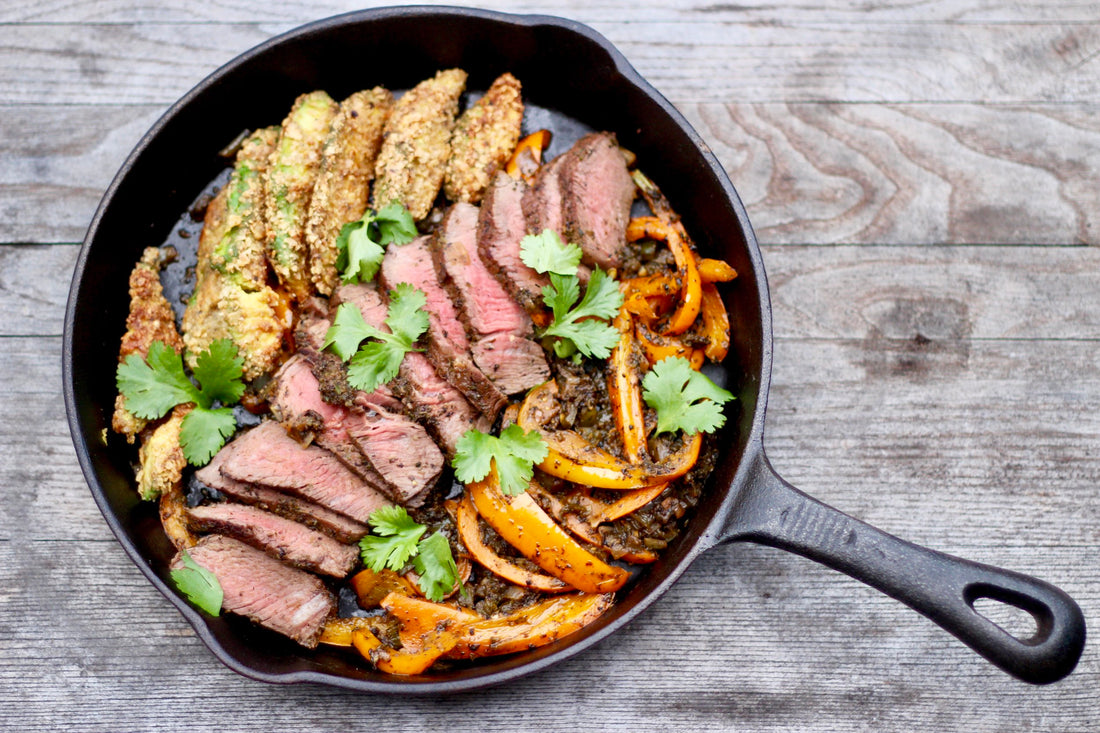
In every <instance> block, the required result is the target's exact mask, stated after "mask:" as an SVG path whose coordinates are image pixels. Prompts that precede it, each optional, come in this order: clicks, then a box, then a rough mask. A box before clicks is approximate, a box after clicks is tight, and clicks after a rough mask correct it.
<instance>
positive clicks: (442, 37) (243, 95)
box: [63, 8, 771, 693]
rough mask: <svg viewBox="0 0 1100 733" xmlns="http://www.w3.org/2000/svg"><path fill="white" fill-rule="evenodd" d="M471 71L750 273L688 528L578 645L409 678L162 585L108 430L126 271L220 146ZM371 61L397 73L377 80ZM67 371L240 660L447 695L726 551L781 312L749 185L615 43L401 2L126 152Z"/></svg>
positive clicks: (305, 46)
mask: <svg viewBox="0 0 1100 733" xmlns="http://www.w3.org/2000/svg"><path fill="white" fill-rule="evenodd" d="M451 66H460V67H462V68H464V69H466V70H467V71H468V72H469V74H470V81H469V88H470V89H474V90H476V89H484V88H486V87H487V86H488V84H489V83H490V82H491V81H492V79H493V78H495V77H496V76H497V75H498V74H500V73H502V72H503V71H511V72H512V73H513V74H515V75H516V76H517V77H518V78H519V79H520V80H521V81H522V82H523V85H524V98H525V100H527V101H528V102H530V103H531V104H533V105H538V106H541V107H545V108H548V109H551V110H554V111H555V112H557V113H560V114H562V115H565V116H567V117H571V118H574V119H577V120H580V121H582V122H583V123H584V124H586V125H588V126H590V127H592V128H595V129H605V130H611V131H614V132H615V133H616V134H617V135H618V137H619V140H620V142H621V144H623V145H624V146H625V147H627V148H629V149H631V150H633V151H634V152H636V153H637V154H638V156H639V160H640V162H641V165H642V168H643V169H644V170H645V171H646V173H647V174H648V175H649V176H650V177H651V178H653V179H654V180H655V181H657V182H658V184H659V185H660V186H661V187H662V189H663V190H664V191H665V193H666V194H667V195H668V196H669V198H670V199H671V201H672V203H673V205H674V207H675V208H676V209H677V211H678V212H679V213H680V214H681V215H682V216H683V218H684V220H685V224H686V226H687V228H688V231H689V232H691V233H692V235H693V237H694V238H695V239H696V241H697V243H698V245H699V248H700V250H701V251H702V252H703V253H704V254H709V255H714V256H720V257H722V258H724V259H726V260H727V261H729V262H730V263H731V264H732V265H733V266H734V267H735V268H736V269H737V270H738V272H739V273H740V276H739V278H738V279H737V280H736V281H735V282H734V283H733V284H732V287H729V288H727V289H726V290H725V292H724V293H723V297H724V298H725V300H726V303H727V307H728V308H729V311H730V317H731V326H732V329H731V330H732V342H731V349H730V356H729V358H728V359H727V362H726V365H724V366H723V367H722V368H721V369H719V370H718V371H716V372H715V373H713V374H712V376H714V377H715V378H716V381H719V382H723V381H724V382H725V384H726V386H727V387H728V388H729V389H731V390H732V391H733V392H734V393H735V394H736V395H737V396H738V400H737V403H736V406H735V407H734V408H732V409H733V410H739V412H738V413H737V414H736V415H734V414H732V413H731V414H730V419H729V421H728V424H727V428H726V429H725V431H724V432H723V433H722V434H721V435H720V436H719V444H720V446H721V448H720V450H721V456H720V463H719V465H718V467H717V468H716V470H715V472H714V474H713V475H712V477H711V480H710V486H709V487H708V491H707V494H706V498H704V500H703V501H702V502H701V504H700V505H699V507H698V509H697V511H696V513H695V516H694V517H693V519H692V520H691V523H690V525H689V526H688V528H687V529H686V531H684V532H683V533H681V535H680V537H679V538H678V539H677V541H676V542H674V543H673V544H672V545H671V546H670V547H669V549H668V550H667V551H665V553H664V554H663V556H662V558H661V560H660V561H659V562H658V563H657V564H655V565H653V566H651V567H650V568H649V569H648V570H647V572H646V573H645V574H644V575H643V577H642V578H641V580H640V581H639V582H638V583H636V584H635V585H634V586H632V587H631V588H630V589H629V590H628V591H626V592H624V593H623V594H621V596H622V597H621V598H620V600H619V601H618V603H617V604H616V606H615V607H614V608H613V609H612V610H611V611H610V612H609V613H607V614H606V615H605V616H604V617H603V618H601V619H600V620H599V621H598V622H597V623H595V624H593V625H592V626H590V627H588V628H586V629H585V630H583V631H582V632H580V633H578V634H575V635H572V636H570V637H569V638H568V640H565V641H561V642H558V643H556V644H552V645H549V646H547V647H543V648H541V649H537V650H534V651H532V652H528V653H525V654H520V655H512V656H510V657H507V658H503V659H497V660H489V661H487V662H485V663H482V664H479V665H477V666H475V667H470V668H462V669H457V670H453V671H449V672H445V673H439V674H429V675H424V676H421V677H414V678H407V679H396V678H393V677H389V676H387V675H382V674H379V673H376V672H374V671H372V670H368V669H363V668H360V667H358V666H355V665H353V664H352V663H350V662H349V660H348V658H347V657H346V656H345V655H344V654H342V653H334V652H326V651H324V650H320V651H318V652H315V653H310V652H307V651H305V650H303V649H301V648H300V647H298V646H297V645H295V644H293V643H292V642H289V641H287V640H284V639H282V638H281V637H277V636H276V635H274V634H272V633H269V632H267V631H265V630H263V629H260V628H258V627H255V626H253V625H252V624H250V623H249V622H246V621H244V620H242V619H238V618H227V617H223V618H219V619H210V618H207V617H205V616H203V615H202V614H200V613H198V612H197V611H196V610H194V609H193V608H192V607H190V606H189V605H188V604H187V603H186V602H185V601H183V600H181V599H180V598H179V597H178V596H177V595H176V593H175V591H174V590H173V589H171V588H170V587H169V586H168V585H166V583H165V581H166V578H167V563H168V560H169V559H170V557H171V555H172V548H171V547H170V545H169V543H168V542H167V540H166V539H165V538H164V536H163V533H162V531H161V530H160V526H159V522H158V520H157V518H156V514H155V511H153V509H152V507H151V506H150V505H144V504H142V502H140V501H139V500H138V498H137V496H136V493H135V492H134V489H133V478H132V476H133V472H132V468H131V465H130V461H131V460H132V457H133V450H132V448H130V447H129V446H126V445H125V443H123V442H122V441H117V440H115V439H114V438H113V437H112V438H110V439H108V441H106V442H105V441H104V440H103V439H102V437H101V436H103V435H104V434H106V433H107V432H108V429H109V420H110V417H109V416H110V413H111V410H112V407H113V401H114V394H115V392H114V367H115V360H114V359H113V358H111V356H109V355H112V354H115V353H117V349H118V343H119V338H120V337H121V335H122V331H123V328H124V322H125V317H126V312H127V308H128V297H127V286H126V282H127V278H128V275H129V271H130V268H131V267H132V265H133V263H134V262H135V261H136V260H137V258H138V256H139V254H140V252H141V249H142V248H143V247H145V246H149V245H155V244H159V243H161V242H163V241H164V240H165V239H166V238H167V237H168V235H169V233H170V232H171V231H172V228H173V226H174V225H175V223H176V221H177V220H178V218H179V215H180V213H181V212H182V211H184V210H186V208H187V206H188V205H189V204H190V202H191V201H192V199H193V198H194V197H195V196H196V194H197V193H198V192H199V191H201V190H202V188H203V187H204V186H205V185H206V184H207V182H209V181H210V180H211V179H212V178H213V177H214V176H215V175H216V174H217V173H218V172H219V171H220V170H221V169H222V168H224V166H225V161H224V160H222V159H221V158H219V157H218V156H217V151H218V150H220V149H221V148H222V147H223V146H224V145H225V144H226V143H227V142H228V141H229V140H232V139H233V138H234V137H235V136H236V135H237V134H238V133H239V132H240V131H241V130H242V129H243V128H245V127H250V126H256V125H260V124H267V123H270V122H273V121H276V120H280V119H282V116H283V115H284V114H285V111H286V110H287V109H289V108H290V105H291V103H292V101H293V99H294V98H295V97H296V96H297V95H298V94H300V93H303V92H306V91H309V90H312V89H315V88H324V89H326V90H327V91H328V92H329V93H330V94H332V95H333V97H335V98H341V97H343V96H346V95H347V94H349V93H351V92H353V91H355V90H357V89H361V88H364V87H367V86H372V85H374V84H383V85H386V86H388V87H390V88H395V89H401V88H407V87H409V86H411V85H412V84H415V83H416V82H417V81H419V80H420V79H422V78H425V77H427V76H430V75H431V74H433V73H434V72H435V71H436V70H437V69H440V68H447V67H451ZM372 69H378V70H384V71H377V72H372V71H371V70H372ZM65 326H66V327H65V343H64V356H63V358H64V377H65V393H66V402H67V407H68V410H69V419H70V427H71V429H72V432H73V437H74V442H75V443H76V448H77V454H78V456H79V459H80V462H81V466H82V468H83V470H84V473H85V476H86V478H87V480H88V482H89V485H90V486H91V490H92V493H93V495H94V497H95V499H96V501H97V503H98V504H99V506H100V509H101V510H102V511H103V514H104V517H105V518H106V519H107V522H108V524H109V525H110V526H111V529H112V530H113V531H114V532H115V534H116V536H117V537H118V538H119V541H120V542H121V544H122V545H123V547H124V548H125V549H126V551H127V553H128V554H129V555H130V556H131V558H132V559H133V560H134V562H135V563H136V564H137V565H138V567H139V568H140V569H141V570H142V572H144V573H145V574H146V576H147V577H149V579H150V580H151V582H153V584H154V585H155V586H156V587H157V588H158V589H159V590H161V592H163V593H164V594H165V595H166V596H167V597H168V599H169V600H170V601H171V602H172V603H173V604H175V605H176V607H177V608H179V609H180V611H181V612H182V613H183V614H184V616H185V617H186V618H187V619H188V621H189V622H190V623H191V624H192V625H193V626H194V627H195V629H196V631H197V633H198V634H199V636H200V637H201V638H202V639H203V640H204V642H205V643H206V644H207V645H208V646H209V647H210V648H211V650H212V651H213V652H214V653H215V654H216V655H217V656H218V657H219V659H221V660H222V661H223V662H224V663H226V664H227V665H228V666H230V667H231V668H233V669H235V670H236V671H238V672H241V673H242V674H245V675H248V676H250V677H254V678H257V679H261V680H265V681H269V682H299V681H310V682H322V683H327V684H333V685H338V686H344V687H352V688H355V689H361V690H369V691H379V692H401V693H410V692H414V693H439V692H449V691H457V690H461V689H471V688H475V687H482V686H486V685H490V684H495V683H498V682H502V681H505V680H507V679H510V678H512V677H515V676H518V675H521V674H527V673H530V672H533V671H535V670H537V669H541V668H542V667H545V666H546V665H548V664H550V663H553V662H554V661H557V660H560V659H564V658H565V657H567V656H570V655H572V654H574V653H577V652H579V651H581V650H582V649H584V648H586V647H588V646H590V645H591V644H593V643H595V642H596V641H598V640H599V639H602V638H603V637H605V636H607V635H608V634H610V633H611V632H613V631H614V630H615V629H617V628H618V627H620V626H622V625H623V624H625V623H626V622H627V621H629V620H630V619H631V618H633V617H634V616H635V615H637V614H638V613H640V612H641V611H642V610H643V609H644V608H645V607H646V606H648V605H649V603H651V602H652V601H654V600H655V599H656V598H657V597H658V596H659V595H660V593H661V592H663V591H664V590H665V589H666V588H667V587H668V586H669V585H670V584H671V583H672V582H673V581H674V580H675V579H676V577H678V576H679V575H680V574H681V573H682V572H683V571H684V570H685V569H686V567H687V565H688V564H689V563H690V561H691V560H692V559H693V558H694V557H695V556H696V555H697V554H699V553H700V552H701V551H703V550H704V549H706V548H707V547H708V546H710V544H712V543H713V541H714V538H715V537H716V536H717V533H718V529H719V527H720V526H721V524H722V521H723V518H724V516H725V515H726V513H727V512H728V509H729V507H730V506H731V505H732V503H733V502H734V501H735V499H736V496H735V494H736V489H735V488H733V487H735V486H737V485H738V483H739V481H738V480H735V478H736V477H735V474H737V473H738V472H739V469H741V471H740V472H741V473H743V472H744V470H745V465H746V464H748V463H750V462H751V461H750V460H749V459H755V458H756V457H757V455H758V451H759V445H760V432H761V427H762V423H763V408H764V397H765V395H766V393H767V381H768V369H769V366H770V352H771V329H770V307H769V306H768V299H767V289H766V284H765V281H764V274H763V268H762V265H761V262H760V255H759V250H758V248H757V245H756V241H755V238H754V236H753V234H752V231H751V228H750V226H749V224H748V220H747V217H746V216H745V212H744V208H743V206H742V205H741V202H740V200H739V199H738V197H737V195H736V193H735V192H734V190H733V188H732V186H731V185H730V183H729V181H728V179H727V178H726V176H725V173H724V172H723V171H722V170H721V168H720V166H719V165H718V163H717V161H716V160H715V159H714V157H713V156H712V155H711V154H710V153H709V151H708V150H707V148H706V145H705V143H703V142H702V141H701V140H700V139H699V137H698V136H697V134H696V133H695V132H694V131H693V130H692V129H691V128H690V126H689V125H688V124H687V122H686V121H685V120H684V119H683V117H682V116H681V115H680V114H679V113H678V112H676V111H675V110H674V109H673V107H672V106H671V105H670V104H669V103H668V102H667V100H665V99H664V98H663V97H662V96H661V95H660V94H659V93H657V92H656V91H655V90H654V89H653V88H652V87H650V86H649V85H648V84H647V83H646V82H645V81H644V80H642V78H641V77H640V76H638V74H637V72H635V71H634V70H633V69H632V68H631V67H630V66H629V64H628V63H627V62H626V61H625V59H624V58H623V57H622V56H621V55H620V54H619V53H618V52H617V51H615V50H614V49H613V48H612V47H611V46H610V44H609V43H608V42H607V41H606V40H604V39H603V38H602V37H600V36H598V35H597V34H595V33H594V32H593V31H591V30H590V29H588V28H586V27H585V26H582V25H580V24H576V23H572V22H570V21H564V20H560V19H554V18H546V17H539V16H510V15H504V14H500V13H490V12H483V11H471V10H465V9H446V8H393V9H383V10H374V11H364V12H361V13H354V14H349V15H346V16H339V17H336V18H332V19H329V20H326V21H321V22H319V23H315V24H312V25H309V26H304V27H303V28H300V29H298V30H296V31H292V32H291V33H288V34H286V35H284V36H281V37H278V38H275V39H272V40H271V41H269V42H267V43H265V44H263V45H261V46H259V47H257V48H256V49H254V50H252V51H250V52H248V53H246V54H244V55H243V56H241V57H239V58H238V59H236V60H234V61H233V62H231V63H230V64H228V65H226V66H225V67H223V68H222V69H220V70H219V71H217V72H215V74H213V75H212V76H211V77H209V78H208V79H206V80H205V81H204V82H202V83H201V84H200V85H199V86H198V87H196V88H195V89H194V90H193V91H192V92H190V93H189V94H188V95H187V96H185V97H184V98H183V99H182V100H180V102H178V103H177V104H176V105H174V106H173V107H172V108H171V109H170V110H169V111H168V112H167V113H166V114H165V116H164V117H163V118H161V120H160V121H158V123H157V124H156V125H155V126H154V127H153V129H152V130H150V132H149V133H148V134H147V135H146V136H145V138H143V139H142V141H141V143H139V145H138V147H137V148H136V149H135V151H134V153H132V154H131V156H130V158H129V159H128V160H127V162H126V164H125V165H124V166H123V168H122V170H121V171H120V172H119V174H118V176H117V177H116V179H115V181H114V182H113V183H112V184H111V187H110V188H109V189H108V191H107V193H106V195H105V196H104V199H103V202H102V203H101V205H100V208H99V211H98V212H97V213H96V216H95V218H94V219H93V222H92V224H91V227H90V228H89V231H88V235H87V237H86V239H85V242H84V247H83V250H82V252H81V255H80V259H79V261H78V264H77V268H76V272H75V275H74V279H73V286H72V290H71V293H70V298H69V304H68V310H67V313H66V323H65Z"/></svg>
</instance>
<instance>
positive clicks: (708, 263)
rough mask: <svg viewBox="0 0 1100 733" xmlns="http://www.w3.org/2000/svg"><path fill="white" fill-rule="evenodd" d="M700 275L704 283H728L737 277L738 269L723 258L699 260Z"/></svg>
mask: <svg viewBox="0 0 1100 733" xmlns="http://www.w3.org/2000/svg"><path fill="white" fill-rule="evenodd" d="M699 277H701V278H702V279H703V282H704V283H728V282H729V281H730V280H733V279H734V278H735V277H737V270H735V269H733V268H732V267H731V266H730V265H729V263H727V262H725V261H723V260H711V259H707V258H703V259H701V260H699Z"/></svg>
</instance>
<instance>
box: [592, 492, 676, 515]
mask: <svg viewBox="0 0 1100 733" xmlns="http://www.w3.org/2000/svg"><path fill="white" fill-rule="evenodd" d="M667 485H668V484H654V485H653V486H647V487H646V488H644V489H635V490H634V491H628V492H626V493H624V494H623V495H622V497H620V498H619V499H616V500H615V501H613V502H611V503H610V504H604V503H603V502H597V503H598V504H599V509H598V511H597V512H594V513H593V514H591V515H589V516H590V517H591V521H594V522H597V523H599V522H614V521H615V520H616V519H622V518H623V517H625V516H626V515H627V514H630V513H631V512H634V511H635V510H637V509H641V508H642V507H644V506H645V505H646V504H648V503H649V502H651V501H653V500H654V499H656V498H657V497H658V496H660V495H661V492H662V491H664V490H665V486H667Z"/></svg>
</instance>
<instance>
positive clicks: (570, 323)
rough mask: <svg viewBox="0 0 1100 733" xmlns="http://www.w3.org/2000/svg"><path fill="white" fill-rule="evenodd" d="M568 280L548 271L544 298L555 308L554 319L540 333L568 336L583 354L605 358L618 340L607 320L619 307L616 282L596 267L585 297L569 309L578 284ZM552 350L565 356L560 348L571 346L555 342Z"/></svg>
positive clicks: (564, 348)
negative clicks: (549, 276)
mask: <svg viewBox="0 0 1100 733" xmlns="http://www.w3.org/2000/svg"><path fill="white" fill-rule="evenodd" d="M572 279H573V280H575V279H576V278H575V277H574V278H572ZM568 280H569V278H555V276H553V275H551V283H550V285H548V286H546V287H545V288H543V300H544V302H545V303H546V305H548V306H549V307H550V308H551V310H553V311H554V320H553V322H552V323H551V324H550V325H549V326H548V327H547V328H546V330H544V331H543V335H544V336H557V337H558V338H559V339H562V340H569V341H571V342H572V344H573V347H574V348H575V349H576V350H577V351H579V352H580V353H581V354H583V355H585V356H590V357H594V358H597V359H606V358H607V357H608V356H610V355H611V349H613V348H615V344H617V343H618V342H619V334H618V332H617V331H616V330H615V329H614V328H613V327H612V326H611V325H610V324H608V323H606V321H608V320H610V319H612V318H614V317H615V316H616V315H617V314H618V312H619V307H620V306H621V305H622V304H623V294H622V292H620V290H619V284H618V283H617V282H616V281H615V280H614V279H613V278H612V277H611V276H610V275H608V274H607V273H606V272H604V271H603V270H601V269H600V268H598V267H597V268H596V269H595V270H593V271H592V276H591V277H590V278H589V279H588V287H587V288H586V289H585V292H584V297H583V298H581V301H580V303H577V305H576V306H575V307H573V308H572V310H569V308H570V306H572V302H571V301H573V300H576V295H575V293H576V292H577V288H578V286H577V285H576V284H575V283H569V282H568ZM596 319H600V320H596ZM554 350H555V352H556V353H557V354H558V355H559V356H564V355H566V354H563V353H562V351H563V350H564V351H569V350H570V349H569V347H568V346H567V345H565V346H563V347H562V349H559V348H558V346H557V344H555V347H554Z"/></svg>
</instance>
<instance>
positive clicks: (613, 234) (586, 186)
mask: <svg viewBox="0 0 1100 733" xmlns="http://www.w3.org/2000/svg"><path fill="white" fill-rule="evenodd" d="M561 159H562V161H561V163H560V169H559V170H558V185H559V186H560V187H561V207H562V208H561V211H562V227H563V229H564V231H563V232H562V236H563V238H564V239H565V240H566V241H569V242H573V243H575V244H577V245H579V246H580V248H581V249H582V250H583V251H584V261H585V262H587V263H588V264H590V265H599V266H600V267H602V268H604V269H607V268H609V267H617V266H619V265H620V264H621V254H622V248H623V245H624V244H625V237H626V225H627V223H628V222H629V221H630V206H631V204H632V203H633V201H634V181H633V180H632V179H631V178H630V171H628V170H627V166H626V158H625V157H623V154H622V152H621V151H620V150H619V146H618V143H617V142H616V141H615V136H614V135H612V134H610V133H607V132H596V133H592V134H590V135H585V136H584V137H582V138H581V139H580V140H578V141H577V142H576V143H574V144H573V147H571V148H570V149H569V150H568V151H566V152H565V153H564V154H563V155H562V156H561ZM555 163H557V161H555Z"/></svg>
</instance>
